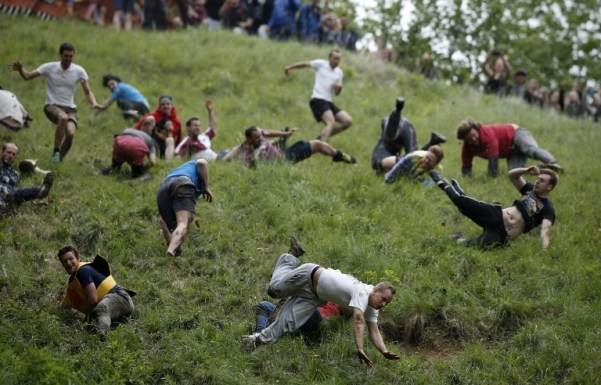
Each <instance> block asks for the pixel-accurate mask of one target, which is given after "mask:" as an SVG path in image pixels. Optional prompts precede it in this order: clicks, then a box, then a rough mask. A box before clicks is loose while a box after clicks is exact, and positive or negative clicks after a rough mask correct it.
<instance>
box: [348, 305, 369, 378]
mask: <svg viewBox="0 0 601 385" xmlns="http://www.w3.org/2000/svg"><path fill="white" fill-rule="evenodd" d="M364 330H365V319H364V318H363V312H362V311H361V310H360V309H357V308H354V309H353V333H354V335H355V344H356V345H357V357H359V362H365V364H366V365H367V366H372V365H373V362H372V361H371V360H370V359H369V357H368V356H367V354H365V352H364V351H363V331H364Z"/></svg>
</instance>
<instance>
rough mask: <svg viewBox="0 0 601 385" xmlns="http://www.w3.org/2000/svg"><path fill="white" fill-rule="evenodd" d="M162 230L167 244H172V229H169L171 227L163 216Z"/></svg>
mask: <svg viewBox="0 0 601 385" xmlns="http://www.w3.org/2000/svg"><path fill="white" fill-rule="evenodd" d="M161 232H162V233H163V237H164V238H165V241H166V242H167V244H170V243H171V231H169V228H168V227H167V224H166V223H165V221H164V220H163V218H161Z"/></svg>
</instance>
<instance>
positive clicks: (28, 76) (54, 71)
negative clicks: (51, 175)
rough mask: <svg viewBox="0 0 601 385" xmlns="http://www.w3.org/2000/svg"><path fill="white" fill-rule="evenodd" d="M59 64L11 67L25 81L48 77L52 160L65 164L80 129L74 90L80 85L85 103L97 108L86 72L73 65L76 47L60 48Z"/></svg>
mask: <svg viewBox="0 0 601 385" xmlns="http://www.w3.org/2000/svg"><path fill="white" fill-rule="evenodd" d="M59 55H60V61H58V62H51V63H46V64H42V65H41V66H39V67H38V68H37V69H35V70H33V71H26V70H25V69H24V68H23V64H21V62H20V61H18V60H17V61H14V62H12V63H11V64H10V67H11V68H12V69H13V70H15V71H18V72H19V74H20V75H21V77H22V78H23V79H24V80H32V79H35V78H37V77H39V76H43V77H44V78H46V102H45V105H44V113H45V114H46V117H47V118H48V120H50V121H51V122H52V123H54V124H56V130H55V133H54V147H53V152H52V159H53V160H54V161H55V162H59V161H62V160H63V159H64V158H65V156H66V155H67V153H68V152H69V150H70V149H71V145H72V144H73V137H74V136H75V130H76V129H77V124H78V120H77V106H76V105H75V101H74V99H75V90H76V86H77V84H78V83H81V86H82V88H83V92H84V95H85V96H86V100H87V101H88V102H89V103H90V105H91V106H92V107H93V108H98V107H99V104H98V103H97V102H96V98H95V97H94V93H93V92H92V90H91V88H90V84H89V83H88V79H89V78H88V74H87V72H86V70H85V69H84V68H83V67H82V66H80V65H77V64H75V63H73V56H75V47H74V46H73V45H72V44H70V43H63V44H61V45H60V47H59Z"/></svg>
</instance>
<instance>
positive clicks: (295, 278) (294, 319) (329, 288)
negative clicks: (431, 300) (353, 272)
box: [244, 237, 399, 366]
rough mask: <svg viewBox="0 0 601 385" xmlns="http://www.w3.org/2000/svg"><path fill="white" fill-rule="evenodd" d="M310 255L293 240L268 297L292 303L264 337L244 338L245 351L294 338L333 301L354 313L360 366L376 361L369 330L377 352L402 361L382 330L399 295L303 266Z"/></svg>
mask: <svg viewBox="0 0 601 385" xmlns="http://www.w3.org/2000/svg"><path fill="white" fill-rule="evenodd" d="M304 253H305V250H304V249H303V247H302V245H301V244H300V243H299V242H298V240H297V239H296V238H294V237H292V239H291V242H290V250H289V251H288V252H287V253H284V254H282V255H281V256H280V258H279V259H278V262H277V264H276V266H275V269H274V271H273V274H272V276H271V281H270V282H269V287H268V288H267V294H268V295H269V296H270V297H272V298H280V299H283V298H288V299H287V301H286V303H285V304H284V306H282V308H281V309H280V312H279V313H278V315H277V317H276V319H275V321H274V322H273V323H271V324H270V325H269V326H268V327H267V328H265V329H263V330H262V331H261V332H260V333H255V334H252V335H248V336H245V337H244V346H245V348H246V349H247V350H252V349H254V348H256V347H257V346H258V345H262V344H272V343H275V342H277V341H278V340H279V339H280V338H281V337H282V336H283V335H284V334H285V333H293V332H295V331H296V330H298V329H299V328H300V327H302V326H303V325H304V324H305V323H306V322H307V320H309V318H311V315H312V314H313V312H314V311H315V309H317V308H318V307H319V306H322V305H325V304H326V303H327V302H328V301H329V302H332V303H333V304H337V305H340V306H343V307H345V308H347V309H349V310H352V312H353V315H352V317H353V332H354V335H355V343H356V345H357V357H358V358H359V361H360V362H364V363H365V364H367V366H372V365H373V361H372V360H371V359H370V358H369V357H368V356H367V354H365V351H364V350H363V332H364V330H365V325H367V330H368V331H369V337H370V339H371V341H372V342H373V344H374V346H375V347H376V348H377V349H378V351H379V352H380V353H382V355H383V356H384V357H385V358H386V359H389V360H398V359H399V356H398V355H397V354H395V353H391V352H389V351H388V349H386V345H384V341H383V340H382V335H381V334H380V329H378V312H379V310H380V309H382V308H383V307H384V306H386V305H387V304H389V303H390V301H392V299H393V298H394V295H395V293H396V290H395V288H394V287H393V286H392V285H390V284H389V283H387V282H380V283H379V284H377V285H376V286H372V285H367V284H365V283H362V282H359V281H358V280H357V279H356V278H354V277H352V276H350V275H348V274H343V273H341V272H340V270H334V269H329V268H328V269H326V268H323V267H321V266H319V265H317V264H315V263H304V264H301V263H300V261H299V258H300V257H301V256H302V255H303V254H304Z"/></svg>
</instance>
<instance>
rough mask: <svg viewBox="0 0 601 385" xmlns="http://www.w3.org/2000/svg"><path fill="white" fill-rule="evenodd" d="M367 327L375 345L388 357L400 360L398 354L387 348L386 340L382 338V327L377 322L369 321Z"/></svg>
mask: <svg viewBox="0 0 601 385" xmlns="http://www.w3.org/2000/svg"><path fill="white" fill-rule="evenodd" d="M367 329H368V330H369V338H370V339H371V342H373V344H374V346H375V347H376V348H377V349H378V351H379V352H380V353H382V355H383V356H384V357H385V358H386V359H388V360H398V359H399V358H400V357H399V355H398V354H395V353H391V352H389V351H388V349H386V345H384V340H383V339H382V334H380V329H379V328H378V323H377V322H368V323H367Z"/></svg>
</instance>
